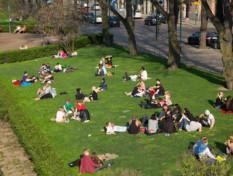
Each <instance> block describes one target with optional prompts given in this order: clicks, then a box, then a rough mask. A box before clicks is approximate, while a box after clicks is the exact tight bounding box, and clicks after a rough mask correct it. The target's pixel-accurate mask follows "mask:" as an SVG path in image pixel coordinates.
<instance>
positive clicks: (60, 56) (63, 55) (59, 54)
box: [52, 49, 78, 59]
mask: <svg viewBox="0 0 233 176" xmlns="http://www.w3.org/2000/svg"><path fill="white" fill-rule="evenodd" d="M77 55H78V52H77V51H74V52H72V53H70V54H69V53H68V52H67V51H66V50H65V49H60V50H58V52H57V54H56V55H53V56H52V58H55V59H66V58H68V57H75V56H77Z"/></svg>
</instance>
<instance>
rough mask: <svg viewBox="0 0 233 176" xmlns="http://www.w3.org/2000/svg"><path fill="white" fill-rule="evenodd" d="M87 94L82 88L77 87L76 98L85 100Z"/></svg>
mask: <svg viewBox="0 0 233 176" xmlns="http://www.w3.org/2000/svg"><path fill="white" fill-rule="evenodd" d="M84 97H85V95H84V94H83V93H82V91H81V88H77V89H76V95H75V98H76V100H83V99H84Z"/></svg>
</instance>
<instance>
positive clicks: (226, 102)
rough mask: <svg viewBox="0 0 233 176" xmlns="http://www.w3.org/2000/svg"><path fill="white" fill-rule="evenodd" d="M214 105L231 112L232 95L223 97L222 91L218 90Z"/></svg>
mask: <svg viewBox="0 0 233 176" xmlns="http://www.w3.org/2000/svg"><path fill="white" fill-rule="evenodd" d="M214 107H215V108H217V109H222V110H223V111H226V112H232V113H233V97H232V96H228V97H224V93H223V92H222V91H220V92H218V94H217V97H216V100H215V103H214Z"/></svg>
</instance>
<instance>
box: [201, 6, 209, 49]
mask: <svg viewBox="0 0 233 176" xmlns="http://www.w3.org/2000/svg"><path fill="white" fill-rule="evenodd" d="M207 25H208V19H207V15H206V11H205V8H204V7H203V5H202V6H201V27H200V33H201V35H200V45H199V48H201V49H204V48H206V31H207Z"/></svg>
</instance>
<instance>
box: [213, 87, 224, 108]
mask: <svg viewBox="0 0 233 176" xmlns="http://www.w3.org/2000/svg"><path fill="white" fill-rule="evenodd" d="M223 105H224V93H223V92H222V91H220V92H218V94H217V97H216V100H215V103H214V107H215V108H217V109H221V108H222V107H223Z"/></svg>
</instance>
